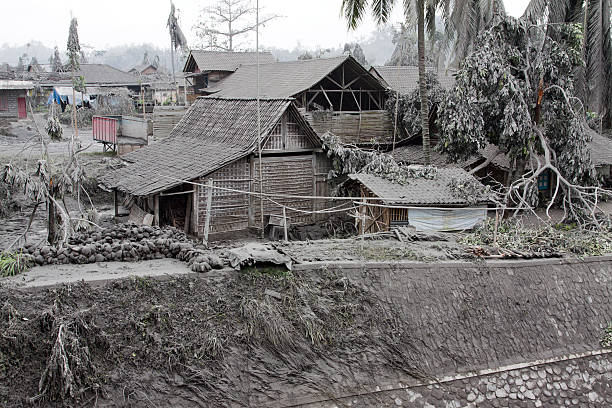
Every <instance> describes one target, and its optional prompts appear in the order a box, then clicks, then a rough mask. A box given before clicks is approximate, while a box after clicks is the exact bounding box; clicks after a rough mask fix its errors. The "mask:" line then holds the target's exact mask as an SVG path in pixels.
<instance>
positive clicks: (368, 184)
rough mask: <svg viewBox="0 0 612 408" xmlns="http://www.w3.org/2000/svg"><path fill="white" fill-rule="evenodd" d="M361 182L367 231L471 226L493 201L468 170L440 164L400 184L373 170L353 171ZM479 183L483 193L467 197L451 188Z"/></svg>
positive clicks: (465, 227) (447, 228)
mask: <svg viewBox="0 0 612 408" xmlns="http://www.w3.org/2000/svg"><path fill="white" fill-rule="evenodd" d="M349 178H350V179H352V180H354V181H356V182H357V183H359V187H360V191H361V197H362V199H363V204H361V205H360V208H359V213H360V214H361V215H362V216H365V217H366V218H365V224H364V225H363V227H362V226H361V225H360V226H359V230H360V231H363V232H365V233H373V232H379V231H388V230H390V229H392V228H394V227H402V226H412V227H414V228H416V230H417V231H460V230H466V229H471V228H473V227H474V226H475V225H477V224H478V223H480V222H482V221H483V220H484V219H485V218H486V217H487V210H486V207H487V206H488V204H489V203H490V199H489V197H487V195H485V194H484V186H483V185H482V184H481V183H480V182H479V181H477V180H476V179H475V178H474V177H472V176H470V175H469V174H468V173H467V172H466V171H465V170H463V169H459V168H438V169H437V172H436V175H435V177H434V178H433V179H432V178H426V177H415V178H413V179H410V181H409V182H408V183H405V184H398V183H396V182H393V181H390V180H387V179H384V178H382V177H380V176H377V175H373V174H363V173H359V174H351V175H349ZM457 181H458V182H461V183H467V182H469V183H476V185H477V186H478V185H480V186H481V187H482V190H483V193H482V195H481V196H480V197H467V195H466V194H462V193H457V192H456V191H455V189H453V188H451V184H452V183H454V182H457Z"/></svg>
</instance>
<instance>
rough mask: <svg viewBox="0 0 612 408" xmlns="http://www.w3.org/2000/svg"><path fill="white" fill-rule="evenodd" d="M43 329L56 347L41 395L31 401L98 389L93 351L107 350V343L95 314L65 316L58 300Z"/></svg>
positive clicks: (40, 385) (45, 317)
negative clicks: (96, 322)
mask: <svg viewBox="0 0 612 408" xmlns="http://www.w3.org/2000/svg"><path fill="white" fill-rule="evenodd" d="M41 328H42V329H43V331H48V332H49V334H50V337H51V340H52V341H53V347H52V349H51V353H50V354H49V357H48V358H47V363H46V364H45V369H44V371H43V373H42V375H41V377H40V381H39V383H38V391H39V395H37V396H36V397H34V398H32V400H37V399H39V398H49V399H51V400H64V399H66V398H74V397H78V396H80V395H81V394H83V393H85V392H86V391H88V390H92V389H98V388H99V384H98V383H97V380H96V367H95V366H94V364H93V362H92V356H91V352H92V348H95V349H107V348H108V342H107V341H106V338H105V336H104V334H103V333H102V331H101V330H100V329H99V328H98V327H97V326H96V325H95V323H94V321H93V315H92V313H91V312H90V311H89V310H79V311H76V312H74V313H69V314H66V315H63V314H62V310H61V304H60V302H59V301H58V300H56V301H55V303H54V306H53V308H52V309H51V310H48V311H46V312H44V313H43V315H42V316H41Z"/></svg>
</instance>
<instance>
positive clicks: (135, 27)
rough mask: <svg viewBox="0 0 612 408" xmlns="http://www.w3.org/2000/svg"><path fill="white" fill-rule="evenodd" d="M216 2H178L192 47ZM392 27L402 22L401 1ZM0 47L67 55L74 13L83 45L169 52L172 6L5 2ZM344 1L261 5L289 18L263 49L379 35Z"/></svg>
mask: <svg viewBox="0 0 612 408" xmlns="http://www.w3.org/2000/svg"><path fill="white" fill-rule="evenodd" d="M212 3H215V0H174V4H175V5H176V8H177V9H178V10H179V24H180V25H181V28H182V29H183V31H184V32H185V35H186V36H187V40H188V42H189V43H190V44H194V42H195V34H194V30H193V26H194V25H195V24H196V23H197V21H198V17H199V14H200V12H199V10H200V9H201V8H202V7H204V6H207V5H209V4H212ZM396 3H397V6H396V8H395V10H394V13H393V16H392V18H391V22H400V21H401V18H402V14H401V6H400V5H401V3H402V1H397V2H396ZM504 3H505V5H506V10H507V12H508V13H509V14H510V15H513V16H520V15H521V14H522V13H523V11H524V9H525V7H526V4H527V3H528V0H505V1H504ZM0 4H1V5H0V12H1V13H0V14H1V15H2V16H3V19H2V24H0V43H2V44H5V43H8V44H10V45H17V44H23V43H26V42H28V41H32V40H36V41H40V42H42V43H44V44H45V45H47V46H50V47H53V46H56V45H57V46H58V47H59V48H60V49H65V47H66V39H67V37H68V27H69V24H70V13H71V12H72V14H73V15H74V16H75V17H77V18H78V22H79V37H80V40H81V44H82V45H83V44H86V45H89V46H92V47H94V48H96V49H104V48H107V47H109V46H114V45H121V44H141V43H152V44H154V45H157V46H159V47H167V46H168V43H169V36H168V31H167V29H166V20H167V18H168V14H169V9H170V2H169V0H100V1H92V0H0ZM341 4H342V0H306V1H304V0H299V1H298V0H260V6H261V7H263V8H265V11H264V13H273V14H279V15H282V16H283V17H281V18H278V19H276V20H275V21H273V22H271V23H269V24H268V25H267V26H266V27H264V28H263V29H262V32H261V36H260V41H261V44H262V46H268V47H270V46H274V47H279V48H288V49H293V48H294V47H295V46H296V45H298V44H300V45H301V46H302V47H306V48H316V47H332V46H338V45H340V44H344V43H345V42H349V41H358V40H360V39H363V38H365V37H367V36H368V35H369V33H371V32H372V31H373V30H376V28H377V27H376V24H375V23H374V22H373V21H372V19H371V18H368V19H366V20H365V21H364V23H363V24H362V25H361V27H360V28H359V29H358V30H356V31H348V30H347V28H346V22H345V21H344V20H343V19H342V17H341V15H340V5H341Z"/></svg>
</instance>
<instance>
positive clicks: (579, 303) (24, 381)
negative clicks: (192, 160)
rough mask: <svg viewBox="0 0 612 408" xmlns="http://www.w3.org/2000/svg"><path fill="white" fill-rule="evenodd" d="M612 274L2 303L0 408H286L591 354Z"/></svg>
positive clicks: (432, 270) (359, 274) (324, 280)
mask: <svg viewBox="0 0 612 408" xmlns="http://www.w3.org/2000/svg"><path fill="white" fill-rule="evenodd" d="M610 261H611V260H610V259H607V258H601V259H600V260H595V261H594V260H590V261H562V262H559V261H556V262H552V261H547V262H540V263H537V262H536V263H528V262H524V263H519V264H497V265H480V266H479V265H473V264H472V265H470V264H442V265H441V264H438V265H436V264H432V265H426V264H417V263H413V264H377V265H374V264H373V265H359V264H346V265H340V264H334V265H298V267H296V270H294V272H293V274H288V273H287V272H285V271H283V270H280V269H266V270H265V271H264V272H265V273H262V271H261V270H260V271H254V270H248V271H242V272H225V271H218V272H214V274H206V275H199V276H197V277H190V278H176V279H169V280H163V281H158V280H152V279H141V278H140V279H130V280H123V281H117V282H114V283H110V284H107V285H106V286H102V287H90V286H88V285H86V284H78V285H73V286H64V287H61V288H57V289H55V290H44V291H38V292H16V291H9V290H6V289H3V290H0V304H2V305H3V306H2V316H1V318H0V330H1V332H2V336H1V337H0V353H1V354H0V394H1V401H2V402H3V404H4V405H6V406H30V402H29V399H30V398H32V397H33V398H34V401H35V404H39V405H40V406H54V405H55V406H94V405H97V406H143V407H144V406H178V407H181V406H268V405H269V406H290V405H293V404H300V403H307V402H314V401H318V400H334V399H335V398H340V397H342V396H346V395H355V394H356V393H359V392H361V391H363V392H368V391H371V390H374V389H375V387H376V386H377V385H383V386H384V385H386V384H398V382H403V383H404V384H407V383H410V382H411V381H412V382H414V383H415V384H416V383H419V382H421V383H422V382H423V381H428V380H432V379H434V378H438V377H439V376H441V375H447V374H452V373H456V372H465V371H467V370H470V369H476V368H486V367H497V366H499V365H503V364H508V363H515V362H521V361H525V360H532V359H536V358H538V357H550V356H553V355H555V353H572V352H579V351H585V350H594V349H597V348H599V339H600V338H601V334H602V326H604V325H605V324H607V322H608V320H609V319H610V317H611V316H612V283H611V276H612V265H611V262H610ZM41 392H42V395H41V394H40V393H41Z"/></svg>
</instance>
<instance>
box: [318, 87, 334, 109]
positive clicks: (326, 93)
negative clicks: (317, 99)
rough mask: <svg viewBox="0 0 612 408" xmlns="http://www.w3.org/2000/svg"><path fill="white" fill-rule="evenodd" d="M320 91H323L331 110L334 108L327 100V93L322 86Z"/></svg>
mask: <svg viewBox="0 0 612 408" xmlns="http://www.w3.org/2000/svg"><path fill="white" fill-rule="evenodd" d="M321 91H323V95H325V99H327V102H328V103H329V107H330V108H331V110H334V104H333V103H332V102H331V101H330V100H329V96H327V93H326V92H325V89H323V86H321Z"/></svg>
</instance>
